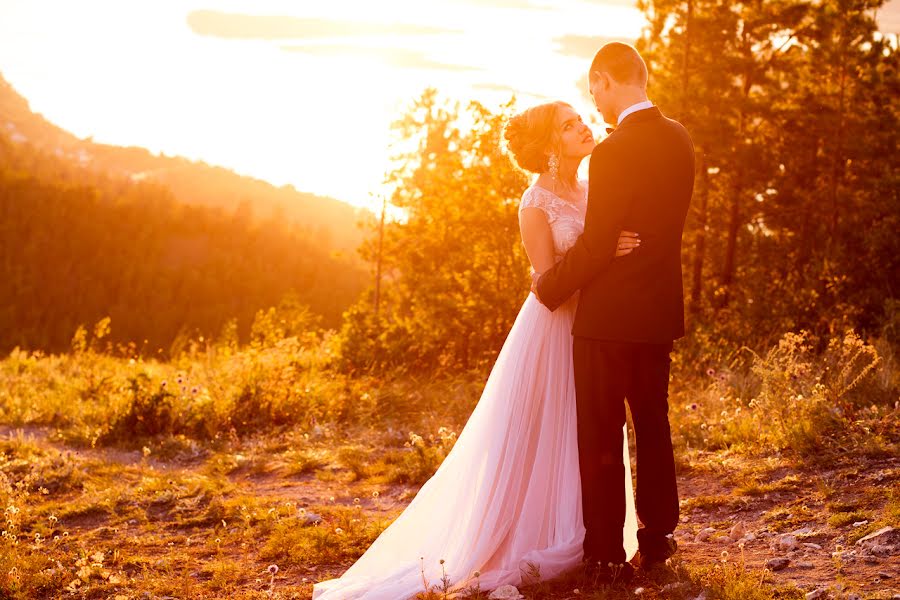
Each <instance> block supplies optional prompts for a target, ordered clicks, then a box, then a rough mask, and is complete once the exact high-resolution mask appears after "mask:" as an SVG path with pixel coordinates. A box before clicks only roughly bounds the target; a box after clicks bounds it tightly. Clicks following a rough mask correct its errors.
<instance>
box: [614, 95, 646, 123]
mask: <svg viewBox="0 0 900 600" xmlns="http://www.w3.org/2000/svg"><path fill="white" fill-rule="evenodd" d="M647 108H653V103H652V102H650V101H649V100H644V101H643V102H638V103H637V104H632V105H631V106H629V107H628V108H626V109H625V110H623V111H622V112H621V113H620V114H619V122H618V123H616V127H618V126H619V125H621V124H622V121H624V120H625V117H627V116H628V115H630V114H631V113H634V112H637V111H639V110H644V109H647Z"/></svg>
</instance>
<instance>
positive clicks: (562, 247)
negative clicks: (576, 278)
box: [519, 182, 587, 259]
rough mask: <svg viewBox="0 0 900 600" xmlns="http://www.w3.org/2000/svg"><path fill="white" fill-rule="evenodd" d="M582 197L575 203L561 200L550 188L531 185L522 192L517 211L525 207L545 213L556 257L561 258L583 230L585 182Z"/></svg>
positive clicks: (585, 196)
mask: <svg viewBox="0 0 900 600" xmlns="http://www.w3.org/2000/svg"><path fill="white" fill-rule="evenodd" d="M581 186H582V188H583V189H584V196H583V199H582V200H581V201H580V202H578V203H577V204H573V203H572V202H569V201H568V200H563V199H562V198H560V197H559V196H557V195H556V194H554V193H553V192H551V191H550V190H548V189H546V188H543V187H540V186H538V185H532V186H531V187H529V188H528V189H527V190H525V192H524V193H523V194H522V200H521V201H520V202H519V212H521V211H522V210H523V209H525V208H539V209H541V210H542V211H544V214H546V215H547V222H548V223H549V224H550V232H551V233H552V234H553V248H554V250H555V252H556V258H557V259H559V258H561V257H562V256H563V255H564V254H565V253H566V251H567V250H568V249H569V248H571V247H572V246H573V245H574V244H575V240H577V239H578V236H579V235H581V234H582V232H583V231H584V215H585V212H586V211H587V183H585V182H582V183H581Z"/></svg>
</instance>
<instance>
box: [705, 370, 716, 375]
mask: <svg viewBox="0 0 900 600" xmlns="http://www.w3.org/2000/svg"><path fill="white" fill-rule="evenodd" d="M706 374H707V375H708V376H709V377H715V375H716V371H715V370H714V369H707V370H706Z"/></svg>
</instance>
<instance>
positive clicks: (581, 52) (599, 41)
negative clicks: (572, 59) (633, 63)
mask: <svg viewBox="0 0 900 600" xmlns="http://www.w3.org/2000/svg"><path fill="white" fill-rule="evenodd" d="M553 41H554V43H556V51H557V52H558V53H559V54H564V55H566V56H576V57H578V58H586V59H592V58H594V55H595V54H597V50H599V49H600V47H601V46H603V44H606V43H607V42H625V43H626V44H634V42H635V40H632V39H628V38H621V37H604V36H590V35H564V36H562V37H558V38H555V39H554V40H553Z"/></svg>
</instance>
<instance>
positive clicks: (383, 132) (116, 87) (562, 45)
mask: <svg viewBox="0 0 900 600" xmlns="http://www.w3.org/2000/svg"><path fill="white" fill-rule="evenodd" d="M45 4H46V3H40V2H38V3H30V2H12V3H4V8H3V9H0V10H2V12H3V15H2V16H3V18H2V19H0V69H2V72H3V75H4V77H6V78H7V79H8V80H9V81H10V82H11V83H12V84H13V85H14V86H15V87H16V88H17V89H18V90H19V91H20V93H22V94H23V95H24V96H25V97H26V98H28V99H29V101H30V102H31V105H32V108H33V109H34V110H35V111H37V112H40V113H43V114H44V116H45V117H47V118H48V119H49V120H51V121H52V122H54V123H56V124H58V125H60V126H61V127H63V128H65V129H68V130H70V131H72V132H73V133H75V134H76V135H78V136H81V137H88V136H92V137H93V138H94V139H95V140H96V141H101V142H106V143H112V144H119V145H135V146H143V147H146V148H148V149H150V150H151V151H154V152H165V153H166V154H169V155H173V154H177V155H182V156H186V157H188V158H191V159H198V160H204V161H206V162H208V163H211V164H217V165H222V166H226V167H229V168H232V169H234V170H236V171H237V172H239V173H242V174H247V175H253V176H255V177H259V178H262V179H266V180H268V181H271V182H272V183H273V184H275V185H283V184H288V183H290V184H293V185H294V186H295V187H296V188H297V189H300V190H304V191H311V192H315V193H319V194H322V195H329V196H334V197H336V198H339V199H341V200H345V201H347V202H350V203H353V204H357V205H368V204H370V199H369V192H371V191H372V190H373V189H377V188H378V185H379V183H380V181H381V179H382V177H383V174H384V172H385V170H386V169H388V168H389V166H390V163H389V160H388V159H389V150H388V147H389V144H390V142H391V131H390V124H391V122H392V121H393V120H394V119H396V118H397V117H398V116H399V115H400V114H401V113H402V111H403V109H404V107H405V106H406V105H408V104H409V103H410V102H411V101H412V100H413V99H414V98H416V97H417V96H418V95H419V94H421V93H422V91H423V90H424V89H425V88H426V87H434V88H436V89H437V90H438V91H439V92H440V94H441V96H442V97H445V98H448V99H458V100H461V101H467V100H470V99H475V100H479V101H482V102H485V103H487V104H489V105H499V104H501V103H505V102H506V101H508V100H509V99H510V97H511V96H513V95H516V97H517V100H518V102H519V104H520V105H522V106H527V105H530V104H534V103H536V102H540V101H545V100H547V99H550V98H553V99H556V98H559V99H563V100H566V101H569V102H571V103H572V104H573V105H575V106H576V108H577V109H578V110H579V111H581V112H582V113H592V112H593V109H592V107H591V106H590V105H589V103H588V102H587V98H586V96H585V94H584V91H583V90H581V89H580V84H579V79H580V78H581V77H582V75H583V72H584V69H585V68H586V65H587V64H588V63H589V61H590V56H591V55H592V53H593V51H595V50H596V48H598V47H599V46H600V45H601V44H602V43H603V42H604V41H605V40H606V39H610V38H617V39H625V40H629V39H634V38H636V37H637V35H638V34H639V32H640V29H641V26H642V24H643V18H642V16H641V15H640V13H639V12H638V11H637V9H635V8H633V7H630V6H624V5H622V4H620V3H615V4H610V5H605V4H598V3H590V2H582V1H568V2H553V3H541V2H528V1H526V0H522V1H521V2H520V3H518V4H519V5H518V7H516V6H514V5H515V4H516V3H513V2H498V1H496V0H495V1H494V2H477V1H475V0H469V1H466V0H454V1H450V0H446V1H443V2H428V3H423V2H412V1H404V0H394V1H390V2H381V3H372V2H368V1H363V0H354V1H351V0H344V1H340V2H332V3H320V2H317V3H313V2H300V3H298V2H253V3H250V2H236V1H223V0H217V1H212V2H208V3H205V4H203V5H202V6H200V5H193V4H192V3H150V2H141V3H128V4H123V3H113V2H105V1H99V0H88V1H85V2H79V3H78V4H77V5H76V4H74V3H71V4H70V3H54V4H53V11H54V18H53V19H48V18H46V11H47V7H46V5H45ZM585 116H586V118H587V117H588V114H585Z"/></svg>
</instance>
